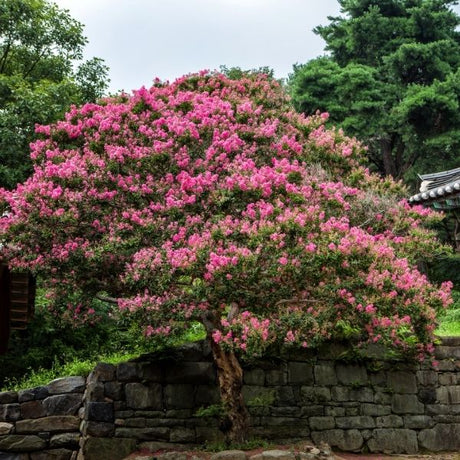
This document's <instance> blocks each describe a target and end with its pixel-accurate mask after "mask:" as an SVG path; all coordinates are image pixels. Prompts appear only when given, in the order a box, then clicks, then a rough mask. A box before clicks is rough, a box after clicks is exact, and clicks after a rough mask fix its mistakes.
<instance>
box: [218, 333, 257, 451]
mask: <svg viewBox="0 0 460 460" xmlns="http://www.w3.org/2000/svg"><path fill="white" fill-rule="evenodd" d="M211 349H212V354H213V356H214V362H215V363H216V366H217V377H218V379H219V388H220V396H221V401H222V403H223V404H224V406H225V408H226V418H225V420H224V422H223V424H222V427H221V429H222V431H224V433H225V435H226V437H227V441H228V442H232V443H241V442H244V441H246V440H247V436H248V426H249V413H248V410H247V409H246V406H245V404H244V400H243V395H242V389H243V370H242V369H241V365H240V363H239V362H238V359H237V357H236V356H235V354H234V353H233V352H228V351H225V350H223V349H222V347H221V346H220V345H219V344H218V343H215V342H214V340H212V338H211Z"/></svg>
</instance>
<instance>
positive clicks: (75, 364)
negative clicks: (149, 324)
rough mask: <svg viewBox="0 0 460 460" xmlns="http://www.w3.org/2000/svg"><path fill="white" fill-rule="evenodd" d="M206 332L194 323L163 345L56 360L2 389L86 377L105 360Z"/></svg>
mask: <svg viewBox="0 0 460 460" xmlns="http://www.w3.org/2000/svg"><path fill="white" fill-rule="evenodd" d="M205 336H206V332H205V330H204V328H203V326H202V325H201V324H199V323H196V324H193V325H192V326H191V327H190V328H189V329H188V330H187V331H186V332H185V333H184V334H182V335H181V336H179V337H176V338H174V339H172V340H169V341H165V342H164V343H162V344H161V345H158V346H156V347H152V348H143V347H142V346H137V347H134V350H133V352H117V353H111V354H101V355H99V356H98V357H97V358H94V359H87V360H85V359H79V358H74V359H72V360H70V361H68V362H66V363H64V364H59V363H58V362H54V364H53V366H52V367H51V368H49V369H45V368H39V369H30V370H29V372H27V374H26V375H24V376H23V377H21V378H12V379H6V381H5V382H4V384H3V387H2V388H0V392H1V391H18V390H23V389H26V388H34V387H37V386H42V385H47V384H48V383H49V382H50V381H51V380H54V379H56V378H59V377H63V376H70V375H72V376H76V375H79V376H83V377H86V376H87V375H88V374H89V373H90V372H91V371H92V370H93V369H94V367H95V366H96V364H97V363H100V362H104V363H109V364H114V365H116V364H119V363H122V362H125V361H129V360H131V359H134V358H137V357H138V356H139V355H141V354H143V353H148V352H151V351H153V350H158V351H159V350H161V349H162V348H168V347H175V346H180V345H182V344H184V343H189V342H196V341H198V340H203V339H204V338H205Z"/></svg>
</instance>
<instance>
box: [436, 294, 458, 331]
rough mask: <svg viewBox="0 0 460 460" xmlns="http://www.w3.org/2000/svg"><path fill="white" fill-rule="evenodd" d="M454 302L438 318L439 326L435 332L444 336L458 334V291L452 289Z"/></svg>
mask: <svg viewBox="0 0 460 460" xmlns="http://www.w3.org/2000/svg"><path fill="white" fill-rule="evenodd" d="M452 297H453V299H454V303H453V304H452V305H451V306H450V307H449V309H448V310H447V311H446V312H445V313H444V314H443V315H442V316H441V317H440V318H439V327H438V329H436V334H437V335H439V336H441V337H443V336H444V337H445V336H460V291H453V292H452Z"/></svg>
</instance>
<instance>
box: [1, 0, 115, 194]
mask: <svg viewBox="0 0 460 460" xmlns="http://www.w3.org/2000/svg"><path fill="white" fill-rule="evenodd" d="M85 44H86V38H85V37H84V36H83V26H82V25H81V24H80V23H79V22H78V21H76V20H74V19H72V18H71V17H70V16H69V14H68V12H67V11H64V10H60V9H59V8H58V7H57V6H56V5H55V4H53V3H50V2H48V1H47V0H3V1H2V2H1V3H0V108H1V109H0V186H6V187H14V186H15V185H16V184H17V183H18V182H22V181H23V180H24V179H25V178H26V177H27V176H28V175H29V174H30V172H31V163H30V161H29V143H30V142H31V141H32V139H33V138H34V128H35V124H36V123H39V124H47V123H51V122H53V121H56V120H57V119H59V118H62V117H63V115H64V113H65V112H66V111H67V110H68V109H69V107H70V105H71V104H72V103H76V104H81V103H84V102H87V101H94V100H96V99H97V98H98V97H100V96H102V94H103V92H104V91H105V89H106V87H107V67H106V66H105V65H104V64H103V62H102V61H101V60H100V59H98V58H93V59H91V60H89V61H86V62H81V60H82V57H83V49H84V46H85ZM78 62H81V63H80V65H79V66H78V67H75V66H76V64H77V63H78Z"/></svg>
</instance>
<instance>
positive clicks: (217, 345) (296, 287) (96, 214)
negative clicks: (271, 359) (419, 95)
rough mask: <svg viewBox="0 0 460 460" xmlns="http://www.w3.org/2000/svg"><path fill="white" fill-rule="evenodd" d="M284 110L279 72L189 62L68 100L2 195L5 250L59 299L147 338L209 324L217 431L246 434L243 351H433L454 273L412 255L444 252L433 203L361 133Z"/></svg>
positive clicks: (65, 310) (76, 312) (72, 312)
mask: <svg viewBox="0 0 460 460" xmlns="http://www.w3.org/2000/svg"><path fill="white" fill-rule="evenodd" d="M325 118H326V117H325V116H314V117H310V118H307V119H306V118H305V117H304V116H302V115H299V114H296V113H294V112H293V111H292V110H291V107H290V105H289V104H288V102H287V97H286V95H285V93H284V92H283V91H282V89H281V87H280V85H279V83H278V82H276V80H273V79H271V78H270V77H267V76H266V75H256V74H248V75H246V76H242V78H240V79H237V80H232V79H229V78H228V77H226V76H224V75H222V74H207V73H202V74H199V75H189V76H187V77H184V78H181V79H178V80H177V81H175V82H174V83H172V84H162V83H161V82H157V83H156V84H155V86H154V87H152V88H151V89H149V90H148V89H145V88H142V89H140V90H139V91H137V92H134V94H133V95H132V96H126V95H121V96H119V97H116V98H112V99H106V100H104V101H103V103H101V104H100V105H97V104H86V105H84V106H83V107H82V108H80V109H77V108H75V107H74V108H72V109H71V111H70V112H69V113H67V115H66V117H65V120H63V121H59V122H58V123H56V124H53V125H50V126H43V127H40V128H38V132H39V133H40V134H41V135H42V138H41V139H39V140H37V141H36V142H35V143H34V144H33V146H32V158H33V160H34V166H35V167H34V174H33V175H32V176H31V177H30V178H29V179H28V180H27V181H26V182H25V183H24V184H22V185H19V186H18V187H17V189H16V190H14V191H6V190H3V191H1V190H0V212H3V211H8V214H7V216H5V217H4V218H3V219H0V242H1V243H2V244H3V251H2V252H1V254H0V255H1V256H2V257H3V258H4V259H6V260H8V263H9V265H10V266H11V267H13V268H15V267H17V268H22V269H30V270H32V271H33V272H34V273H35V274H37V275H38V276H40V277H41V279H43V281H44V282H45V283H47V286H48V288H49V290H50V292H49V294H54V296H55V298H56V302H55V303H54V305H55V308H56V312H59V308H60V309H61V310H60V314H61V315H67V316H70V317H71V318H75V319H76V321H79V320H84V319H86V318H88V317H89V318H94V310H93V309H92V305H93V304H92V301H93V299H94V298H95V297H98V298H99V299H105V300H107V301H108V302H113V303H115V304H117V306H118V308H120V309H121V310H123V311H125V312H131V314H132V316H133V318H134V319H136V320H137V321H138V322H139V324H142V325H144V326H145V334H146V335H147V336H152V335H167V336H171V335H173V334H175V333H179V332H181V333H183V332H184V330H186V329H188V328H191V327H192V326H193V325H195V324H196V322H199V323H201V324H202V325H203V326H204V328H205V329H206V332H207V338H208V340H209V342H210V345H211V349H212V353H213V356H214V361H215V364H216V367H217V372H218V379H219V385H220V391H221V398H222V402H223V404H224V407H225V410H226V413H227V417H228V419H227V423H226V424H225V427H226V429H227V435H228V437H229V438H230V439H231V440H233V441H241V440H243V438H244V437H245V436H247V433H248V430H247V424H248V414H247V411H246V408H245V405H244V401H243V399H242V394H241V388H242V382H243V380H242V370H241V366H240V362H239V356H240V355H241V354H244V353H247V354H248V355H250V356H254V355H256V356H257V355H260V354H261V353H263V352H265V351H266V350H267V349H273V350H276V349H277V347H282V346H287V347H294V346H296V347H315V346H317V345H318V344H319V343H321V342H323V341H325V340H330V339H334V338H339V339H340V338H342V339H343V338H348V339H350V340H353V341H354V342H355V343H357V344H364V343H367V342H372V343H374V342H379V343H383V344H388V345H390V346H391V347H392V348H393V349H399V350H401V351H406V352H408V353H412V354H413V355H416V356H417V357H419V358H421V359H422V358H423V357H424V355H426V354H429V353H430V351H432V349H433V347H432V340H433V331H434V328H435V327H436V320H435V315H436V312H437V311H439V310H440V309H442V308H443V306H446V305H448V304H449V302H450V298H449V291H450V284H449V283H445V284H444V285H443V286H442V287H441V288H437V287H436V286H434V285H432V284H430V283H429V282H428V281H427V279H426V277H425V276H423V275H421V274H420V273H419V272H418V271H417V269H416V268H415V265H416V263H417V262H419V261H420V259H424V258H427V257H432V256H434V255H436V254H438V253H439V252H441V251H443V248H442V247H441V246H440V245H439V244H438V243H437V242H436V240H435V238H434V237H433V234H432V233H431V232H430V231H428V230H425V229H424V228H423V227H422V225H421V224H422V223H423V222H424V221H427V220H433V219H434V220H436V219H437V218H438V217H437V215H436V214H434V213H432V212H431V211H429V210H426V209H423V208H422V207H410V206H409V205H408V204H407V202H406V201H404V200H403V201H400V198H401V196H404V195H406V193H407V192H406V191H405V190H404V189H402V188H401V185H399V184H397V183H395V182H393V181H392V180H391V179H389V178H387V179H380V178H379V177H378V176H377V175H373V174H371V173H369V171H367V170H366V169H364V168H363V167H362V166H360V162H361V161H362V159H363V151H362V147H361V145H360V144H359V143H358V142H357V141H356V140H352V139H349V138H347V137H345V136H344V135H343V133H342V132H341V131H340V130H334V129H333V130H328V129H325V127H324V124H323V123H324V121H325Z"/></svg>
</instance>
